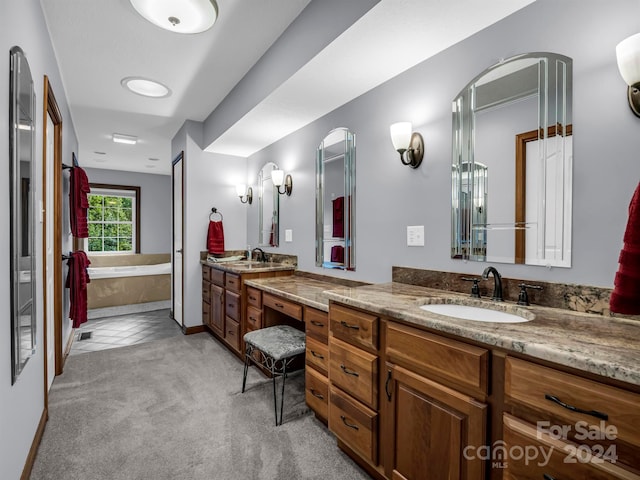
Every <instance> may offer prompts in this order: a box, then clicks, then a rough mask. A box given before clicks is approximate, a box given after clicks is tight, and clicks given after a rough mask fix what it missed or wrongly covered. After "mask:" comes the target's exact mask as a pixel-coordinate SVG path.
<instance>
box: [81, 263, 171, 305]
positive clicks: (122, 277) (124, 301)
mask: <svg viewBox="0 0 640 480" xmlns="http://www.w3.org/2000/svg"><path fill="white" fill-rule="evenodd" d="M167 257H168V255H167ZM90 260H91V262H92V266H90V267H89V268H87V273H88V274H89V279H90V280H91V281H90V282H89V284H88V285H87V307H88V309H89V310H95V309H104V308H107V307H121V306H125V305H138V304H149V305H151V304H157V303H158V302H165V301H169V300H171V263H170V262H167V261H166V260H167V258H166V257H163V258H162V259H161V260H160V261H161V262H162V263H153V264H135V263H142V262H146V261H153V260H157V259H156V258H154V257H152V256H150V255H146V256H145V255H136V256H134V255H131V256H130V257H129V258H124V257H117V256H114V258H111V259H108V258H99V259H98V258H96V259H95V260H96V261H95V263H94V262H93V259H90ZM116 262H131V263H132V264H129V265H118V264H115V265H114V264H113V263H116ZM105 263H106V265H105ZM109 263H111V265H109ZM96 264H97V265H96ZM138 306H141V305H138Z"/></svg>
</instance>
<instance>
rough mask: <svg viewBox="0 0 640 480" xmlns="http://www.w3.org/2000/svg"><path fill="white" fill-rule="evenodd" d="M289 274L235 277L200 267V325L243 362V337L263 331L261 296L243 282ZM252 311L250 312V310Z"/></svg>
mask: <svg viewBox="0 0 640 480" xmlns="http://www.w3.org/2000/svg"><path fill="white" fill-rule="evenodd" d="M292 272H293V269H292V270H278V271H267V272H255V273H254V272H247V273H235V272H230V271H225V270H223V269H221V268H216V267H215V266H209V265H203V266H202V323H203V325H205V326H207V327H208V328H209V330H210V331H211V332H212V333H213V334H214V336H215V337H216V338H218V339H219V340H221V341H222V342H223V343H224V344H225V345H226V346H227V347H229V348H230V349H231V351H232V352H233V353H235V354H236V355H237V356H238V357H240V358H243V355H244V342H243V340H242V338H243V336H244V334H245V333H246V332H248V331H250V330H255V329H257V328H262V311H261V308H262V295H261V292H260V291H259V290H257V289H252V290H251V293H250V294H248V293H247V292H248V288H247V287H246V286H245V285H244V281H245V280H247V279H251V278H267V277H277V276H287V275H291V273H292ZM249 307H251V308H252V309H253V310H249Z"/></svg>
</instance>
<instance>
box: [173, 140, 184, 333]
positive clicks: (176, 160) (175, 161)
mask: <svg viewBox="0 0 640 480" xmlns="http://www.w3.org/2000/svg"><path fill="white" fill-rule="evenodd" d="M178 163H180V170H181V172H182V175H181V182H182V188H181V190H182V192H181V197H182V198H181V199H180V202H181V207H182V224H181V225H180V230H181V233H180V236H181V237H182V255H181V256H180V258H181V263H182V269H181V272H182V281H181V282H180V288H181V290H182V293H181V297H182V312H181V313H182V314H181V315H180V318H181V324H180V326H181V327H182V330H183V332H184V150H183V151H181V152H180V153H179V154H178V155H177V156H176V158H174V159H173V161H172V162H171V250H172V251H171V272H172V275H173V274H175V271H176V269H175V264H174V263H175V245H174V235H173V232H174V231H175V228H176V224H175V223H176V219H175V206H174V205H173V201H174V199H175V185H174V178H175V169H176V166H177V165H178ZM174 288H175V281H174V279H173V278H171V318H172V319H173V320H175V315H174V309H175V303H174V302H175V298H176V297H175V292H174Z"/></svg>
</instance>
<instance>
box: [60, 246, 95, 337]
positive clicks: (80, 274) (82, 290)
mask: <svg viewBox="0 0 640 480" xmlns="http://www.w3.org/2000/svg"><path fill="white" fill-rule="evenodd" d="M90 264H91V262H90V261H89V259H88V258H87V254H86V253H84V252H82V251H77V252H73V253H72V254H71V256H70V258H69V260H68V262H67V265H68V267H69V270H68V272H67V282H66V285H65V286H66V287H67V288H68V289H70V295H69V296H70V300H71V306H70V308H69V318H70V319H71V320H73V328H78V327H79V326H80V325H82V324H83V323H84V322H86V321H87V284H88V283H89V282H91V279H90V278H89V274H88V273H87V267H88V266H89V265H90Z"/></svg>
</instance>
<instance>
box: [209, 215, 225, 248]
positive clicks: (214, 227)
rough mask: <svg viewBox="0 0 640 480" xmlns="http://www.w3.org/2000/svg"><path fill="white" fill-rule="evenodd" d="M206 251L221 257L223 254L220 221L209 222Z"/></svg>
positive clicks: (222, 232) (222, 229) (222, 231)
mask: <svg viewBox="0 0 640 480" xmlns="http://www.w3.org/2000/svg"><path fill="white" fill-rule="evenodd" d="M207 250H208V251H209V253H212V254H216V255H222V254H223V253H224V228H223V227H222V221H221V220H209V232H208V233H207Z"/></svg>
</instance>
